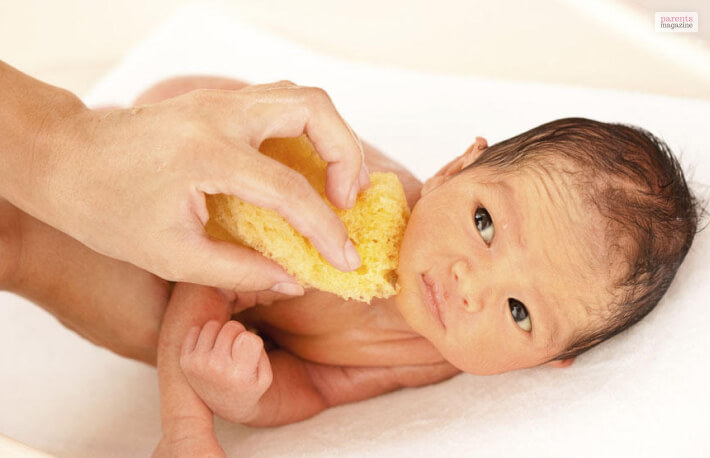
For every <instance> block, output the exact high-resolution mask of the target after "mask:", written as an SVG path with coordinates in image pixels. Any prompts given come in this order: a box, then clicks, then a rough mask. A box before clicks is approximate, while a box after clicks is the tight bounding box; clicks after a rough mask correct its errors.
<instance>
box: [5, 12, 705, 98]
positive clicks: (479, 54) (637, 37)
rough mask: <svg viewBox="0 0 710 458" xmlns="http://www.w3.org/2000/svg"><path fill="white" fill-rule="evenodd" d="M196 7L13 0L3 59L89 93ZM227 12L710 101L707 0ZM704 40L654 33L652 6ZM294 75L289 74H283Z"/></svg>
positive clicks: (334, 38)
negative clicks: (687, 19) (182, 11)
mask: <svg viewBox="0 0 710 458" xmlns="http://www.w3.org/2000/svg"><path fill="white" fill-rule="evenodd" d="M187 3H192V1H189V0H153V1H149V2H146V1H142V0H123V1H121V2H118V1H98V0H63V1H61V2H51V1H47V0H44V1H42V0H23V1H20V0H3V2H2V6H0V59H2V60H5V61H6V62H8V63H10V64H11V65H14V66H16V67H18V68H20V69H21V70H23V71H25V72H26V73H29V74H31V75H33V76H35V77H37V78H40V79H43V80H45V81H48V82H50V83H52V84H56V85H59V86H63V87H65V88H68V89H70V90H72V91H74V92H77V93H79V94H83V93H85V92H86V91H87V90H88V89H89V88H90V87H91V85H92V84H93V83H95V82H96V81H97V80H98V78H100V76H101V75H102V74H104V73H105V72H106V71H107V70H108V69H109V68H111V66H113V65H114V64H116V63H117V62H118V61H119V60H120V59H121V57H122V56H123V55H125V54H126V53H127V52H129V51H130V50H131V48H132V47H133V46H135V45H136V44H137V43H139V42H140V41H141V40H142V39H143V38H144V37H145V36H147V35H148V34H149V33H150V31H151V30H152V29H154V28H155V27H156V26H157V25H158V24H160V23H161V22H162V21H163V20H165V19H166V18H167V17H168V16H170V14H171V13H173V12H175V11H176V10H177V9H179V8H180V7H181V6H182V5H184V4H187ZM212 3H220V4H223V5H227V6H228V7H229V11H231V13H229V14H235V15H240V16H241V17H243V18H245V19H246V20H247V21H249V22H251V23H253V24H257V25H259V26H262V27H264V28H267V29H269V30H272V31H274V32H276V33H278V34H280V35H282V36H285V37H288V38H290V39H293V40H295V41H297V42H300V43H301V44H305V45H307V46H309V47H311V48H313V49H315V50H318V51H320V52H323V53H327V54H332V55H336V56H340V57H347V58H352V59H357V60H361V61H365V62H370V63H377V64H384V65H392V66H400V67H406V68H414V69H426V70H432V71H437V72H446V73H458V74H477V75H486V76H492V77H496V78H505V79H513V80H528V81H547V82H560V83H567V84H575V85H588V86H595V87H607V88H620V89H629V90H638V91H645V92H653V93H661V94H668V95H676V96H690V97H703V98H710V44H709V43H710V27H708V28H707V29H708V30H705V28H703V19H704V17H705V15H704V13H705V12H707V13H708V17H710V2H708V1H705V0H694V1H693V0H691V1H682V0H677V1H661V0H637V1H632V0H624V1H621V0H618V1H617V0H541V1H535V2H527V1H522V0H517V1H514V0H513V1H499V2H496V1H490V0H488V1H481V0H437V1H418V0H359V1H357V2H334V1H327V0H301V1H293V0H260V1H258V2H256V1H247V0H232V1H222V2H212ZM669 10H670V11H698V12H699V18H700V20H699V22H700V32H699V33H692V34H690V33H655V32H654V31H653V13H654V11H669ZM284 78H288V75H286V74H285V75H284Z"/></svg>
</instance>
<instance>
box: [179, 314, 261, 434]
mask: <svg viewBox="0 0 710 458" xmlns="http://www.w3.org/2000/svg"><path fill="white" fill-rule="evenodd" d="M180 367H182V370H183V373H184V374H185V377H186V378H187V380H188V382H190V385H192V388H193V389H194V390H195V392H196V393H197V394H198V395H199V396H200V397H201V398H202V400H203V401H204V402H205V404H207V406H208V407H209V408H210V409H211V410H212V411H213V412H214V413H215V414H217V415H219V416H220V417H222V418H224V419H225V420H228V421H232V422H234V423H244V422H246V421H249V419H250V418H251V417H252V416H253V415H255V414H256V407H257V404H258V402H259V399H260V398H261V396H262V395H263V394H264V392H266V390H267V389H268V388H269V386H270V385H271V380H272V373H271V364H270V363H269V358H268V356H266V352H265V351H264V343H263V341H262V340H261V338H260V337H259V336H257V335H255V334H252V333H251V332H249V331H247V330H246V329H245V328H244V326H243V325H242V324H241V323H239V322H238V321H228V322H226V323H225V324H224V326H222V327H221V329H220V326H219V323H218V322H217V321H209V322H207V323H206V324H205V325H204V326H203V327H202V329H201V330H200V329H199V328H198V327H194V328H192V329H190V331H189V332H188V333H187V336H186V337H185V341H184V342H183V345H182V350H181V354H180Z"/></svg>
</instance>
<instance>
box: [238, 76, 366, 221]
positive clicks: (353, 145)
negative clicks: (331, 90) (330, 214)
mask: <svg viewBox="0 0 710 458" xmlns="http://www.w3.org/2000/svg"><path fill="white" fill-rule="evenodd" d="M240 92H241V93H240ZM245 95H246V96H247V97H252V100H249V101H246V100H244V96H245ZM234 96H235V97H237V98H241V99H242V103H243V104H244V105H245V106H248V110H247V113H246V119H242V120H240V122H242V123H243V125H244V127H245V128H246V135H247V136H248V138H249V143H250V144H251V145H252V146H254V147H255V148H256V147H258V146H259V145H260V144H261V142H262V141H263V140H265V139H266V138H271V137H296V136H298V135H301V134H302V133H304V132H305V133H306V134H307V135H308V138H309V139H310V140H311V143H313V146H314V147H315V149H316V151H317V152H318V154H319V155H320V156H321V157H322V158H323V160H325V161H326V162H328V170H327V178H326V196H327V197H328V199H329V200H330V201H331V202H332V203H333V204H334V205H336V206H338V207H340V208H350V207H352V205H353V204H354V203H355V198H356V196H357V194H358V193H359V192H360V190H361V185H360V182H361V180H360V174H361V168H362V167H363V164H364V161H363V157H364V151H363V146H362V142H361V141H360V139H359V138H358V136H357V135H356V134H355V132H354V131H353V130H352V129H351V128H350V126H349V125H348V124H347V123H346V122H345V120H344V119H343V118H342V117H341V116H340V113H338V111H337V110H336V108H335V106H334V105H333V102H332V100H331V99H330V97H329V96H328V94H327V93H326V92H325V91H324V90H323V89H321V88H317V87H303V86H290V85H281V86H279V85H276V86H272V87H264V88H262V89H261V90H251V91H247V92H242V91H236V92H235V93H234ZM254 99H255V100H254ZM228 121H229V122H232V120H228Z"/></svg>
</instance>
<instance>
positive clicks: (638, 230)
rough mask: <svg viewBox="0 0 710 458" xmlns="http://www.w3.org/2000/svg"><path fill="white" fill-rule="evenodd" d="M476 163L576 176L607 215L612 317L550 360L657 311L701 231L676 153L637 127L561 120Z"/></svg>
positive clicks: (579, 335)
mask: <svg viewBox="0 0 710 458" xmlns="http://www.w3.org/2000/svg"><path fill="white" fill-rule="evenodd" d="M569 165H572V166H573V167H572V169H574V170H570V169H569ZM477 167H489V168H491V169H493V170H496V171H502V172H509V171H517V170H520V169H522V168H525V167H543V168H545V169H554V170H557V171H562V172H564V173H567V174H569V175H571V176H573V177H574V183H575V184H576V186H577V187H578V188H579V190H580V196H581V197H582V199H583V200H584V201H585V202H588V203H589V204H590V205H592V206H593V207H595V208H596V209H598V211H599V213H600V215H602V217H605V218H606V222H605V223H602V224H605V227H604V228H605V240H606V242H607V243H606V244H607V248H608V250H609V256H610V259H618V260H619V262H620V263H621V265H622V266H624V268H623V269H621V270H622V272H623V271H625V272H623V273H622V274H621V275H620V276H619V278H618V279H617V280H616V282H615V283H614V284H613V286H612V291H611V293H612V295H613V297H614V298H615V299H614V300H613V301H612V303H611V304H608V305H609V309H608V313H609V315H608V317H607V318H606V319H604V320H603V323H602V324H601V325H599V324H595V325H591V324H590V325H589V326H588V327H587V328H586V329H583V330H581V331H578V332H577V334H576V335H574V336H573V337H572V338H571V339H570V340H569V341H568V342H567V343H566V345H565V349H564V350H563V351H561V352H559V353H558V354H557V355H555V356H554V357H552V358H550V359H549V361H555V360H562V359H567V358H573V357H575V356H577V355H580V354H582V353H584V352H585V351H587V350H589V349H590V348H593V347H594V346H596V345H598V344H599V343H601V342H603V341H605V340H606V339H609V338H611V337H613V336H615V335H616V334H618V333H620V332H622V331H624V330H625V329H627V328H628V327H630V326H632V325H633V324H635V323H637V322H638V321H639V320H641V318H643V317H644V316H646V315H647V314H648V313H649V312H650V311H651V310H653V308H654V307H655V306H656V304H657V303H658V302H659V300H660V299H661V297H663V295H664V294H665V292H666V290H667V289H668V287H669V286H670V284H671V281H672V280H673V278H674V277H675V274H676V271H677V270H678V267H679V266H680V264H681V262H682V261H683V259H684V258H685V255H686V254H687V253H688V250H689V248H690V245H691V243H692V241H693V238H694V236H695V233H696V232H697V226H698V216H699V215H698V213H699V212H700V209H699V206H698V203H697V200H696V198H695V197H694V195H693V193H692V192H691V190H690V189H689V188H688V185H687V183H686V180H685V177H684V175H683V171H682V169H681V167H680V164H679V163H678V160H677V159H676V158H675V157H674V156H673V154H672V153H671V151H670V149H669V148H668V145H666V143H665V142H663V140H661V139H659V138H657V137H656V136H654V135H653V134H651V133H650V132H648V131H646V130H644V129H641V128H639V127H635V126H631V125H625V124H614V123H604V122H599V121H593V120H591V119H585V118H564V119H558V120H556V121H552V122H548V123H546V124H542V125H540V126H538V127H535V128H533V129H531V130H529V131H527V132H524V133H522V134H520V135H516V136H515V137H512V138H509V139H507V140H504V141H502V142H500V143H496V144H495V145H493V146H490V147H489V148H487V149H486V150H484V151H483V153H482V154H481V155H480V156H479V157H478V158H477V159H476V160H475V161H474V162H473V163H472V164H471V165H469V166H468V167H467V169H470V168H477ZM565 167H567V168H565Z"/></svg>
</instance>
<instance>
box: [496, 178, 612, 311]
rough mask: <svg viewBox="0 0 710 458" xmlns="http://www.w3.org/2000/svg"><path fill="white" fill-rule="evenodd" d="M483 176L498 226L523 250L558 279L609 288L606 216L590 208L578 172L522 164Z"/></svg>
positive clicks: (609, 273)
mask: <svg viewBox="0 0 710 458" xmlns="http://www.w3.org/2000/svg"><path fill="white" fill-rule="evenodd" d="M486 177H487V178H488V179H486V180H484V183H483V187H485V188H486V192H488V193H491V195H493V196H495V198H496V199H497V200H498V201H499V202H500V205H501V214H500V215H499V217H500V219H502V221H500V223H501V224H502V226H504V227H506V229H509V230H511V232H512V233H513V235H514V236H515V237H517V238H518V241H523V242H524V243H521V246H522V247H524V248H527V249H528V250H532V251H533V252H534V254H535V255H536V256H538V258H537V259H539V261H540V262H541V263H542V262H544V263H546V264H547V265H548V266H549V267H550V269H551V270H553V271H555V272H556V273H557V275H558V276H559V277H560V278H575V279H579V280H582V281H583V283H584V284H596V285H597V286H600V285H605V286H606V285H608V284H609V282H610V281H611V280H612V279H613V278H612V273H611V272H612V271H611V270H610V265H609V259H608V256H607V254H608V250H607V240H606V234H607V226H606V218H603V217H602V216H601V214H600V213H599V211H598V209H597V208H596V207H594V206H593V205H591V204H590V202H589V199H588V198H587V197H586V196H585V190H584V188H583V186H582V185H581V184H580V181H579V180H578V178H577V171H576V170H574V169H573V168H570V167H567V166H565V167H530V166H526V167H522V168H520V169H517V170H514V171H508V172H503V173H500V172H493V173H490V172H489V174H488V175H486ZM501 229H502V228H501ZM580 300H584V298H583V297H580ZM588 300H590V301H591V300H592V299H591V298H590V299H588ZM595 300H596V299H595Z"/></svg>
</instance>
